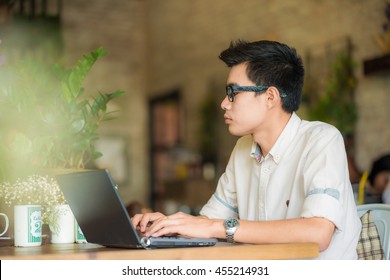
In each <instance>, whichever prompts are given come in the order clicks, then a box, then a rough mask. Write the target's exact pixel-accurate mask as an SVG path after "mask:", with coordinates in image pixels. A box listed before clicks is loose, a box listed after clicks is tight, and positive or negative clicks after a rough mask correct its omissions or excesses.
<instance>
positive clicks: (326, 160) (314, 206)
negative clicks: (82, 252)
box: [301, 126, 350, 230]
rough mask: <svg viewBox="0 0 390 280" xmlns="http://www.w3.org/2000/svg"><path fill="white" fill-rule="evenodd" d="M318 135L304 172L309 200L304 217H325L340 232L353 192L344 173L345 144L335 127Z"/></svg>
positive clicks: (306, 202) (306, 200)
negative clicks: (347, 202)
mask: <svg viewBox="0 0 390 280" xmlns="http://www.w3.org/2000/svg"><path fill="white" fill-rule="evenodd" d="M316 133H317V135H315V137H313V138H312V142H313V143H312V144H313V148H312V149H309V151H310V152H309V153H308V154H307V160H306V163H305V168H304V186H305V193H306V198H305V201H304V204H303V207H302V212H301V216H302V217H306V218H308V217H323V218H326V219H328V220H330V221H331V222H333V223H334V224H335V226H336V228H337V229H338V230H343V227H344V225H345V217H344V216H343V213H345V211H343V207H344V204H345V203H344V200H345V199H346V198H345V196H346V195H347V194H346V190H347V189H348V188H350V182H349V177H348V173H346V172H345V170H347V161H346V154H345V148H344V141H343V138H342V136H341V134H340V133H339V132H338V130H337V129H335V128H334V127H332V126H327V127H326V129H322V130H321V131H319V132H316ZM314 143H315V145H314Z"/></svg>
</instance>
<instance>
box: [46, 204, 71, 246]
mask: <svg viewBox="0 0 390 280" xmlns="http://www.w3.org/2000/svg"><path fill="white" fill-rule="evenodd" d="M51 217H52V218H51V220H52V222H51V223H50V225H49V227H50V231H51V243H74V242H75V234H74V230H75V229H74V216H73V213H72V210H70V207H69V205H68V204H64V205H58V206H56V207H55V208H54V210H53V213H52V216H51Z"/></svg>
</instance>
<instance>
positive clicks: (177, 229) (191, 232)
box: [132, 212, 224, 238]
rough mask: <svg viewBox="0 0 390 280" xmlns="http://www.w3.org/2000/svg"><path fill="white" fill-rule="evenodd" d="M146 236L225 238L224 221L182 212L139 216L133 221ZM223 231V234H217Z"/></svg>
mask: <svg viewBox="0 0 390 280" xmlns="http://www.w3.org/2000/svg"><path fill="white" fill-rule="evenodd" d="M132 222H133V225H134V226H135V227H139V229H140V231H141V232H142V233H144V235H145V236H153V237H159V236H164V235H173V234H178V235H180V236H183V237H199V238H209V237H219V236H217V235H221V234H222V236H223V232H224V229H223V221H222V220H211V219H208V218H207V217H204V216H192V215H189V214H185V213H182V212H178V213H175V214H173V215H170V216H165V215H163V214H161V213H147V214H137V215H135V216H134V217H133V219H132ZM218 231H221V234H218V233H217V232H218Z"/></svg>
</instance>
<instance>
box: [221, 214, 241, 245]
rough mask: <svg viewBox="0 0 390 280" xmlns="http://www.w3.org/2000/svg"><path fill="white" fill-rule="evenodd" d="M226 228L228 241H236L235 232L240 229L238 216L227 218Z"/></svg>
mask: <svg viewBox="0 0 390 280" xmlns="http://www.w3.org/2000/svg"><path fill="white" fill-rule="evenodd" d="M223 225H224V226H225V229H226V241H227V242H229V243H233V242H234V233H235V232H236V230H237V229H238V225H239V222H238V220H237V219H236V218H229V219H226V220H225V222H224V223H223Z"/></svg>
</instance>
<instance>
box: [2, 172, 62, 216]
mask: <svg viewBox="0 0 390 280" xmlns="http://www.w3.org/2000/svg"><path fill="white" fill-rule="evenodd" d="M0 197H1V198H3V200H4V202H5V204H6V205H8V206H10V207H11V206H13V205H20V204H38V205H41V207H42V220H43V222H44V223H46V222H48V220H49V215H50V211H51V210H52V209H53V207H54V206H56V205H60V204H65V203H66V201H65V198H64V195H63V193H62V192H61V190H60V187H59V186H58V183H57V181H56V180H55V179H54V178H52V177H49V176H41V175H32V176H29V177H27V178H26V179H20V178H18V179H17V180H16V181H15V182H14V183H10V182H3V183H1V184H0Z"/></svg>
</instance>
